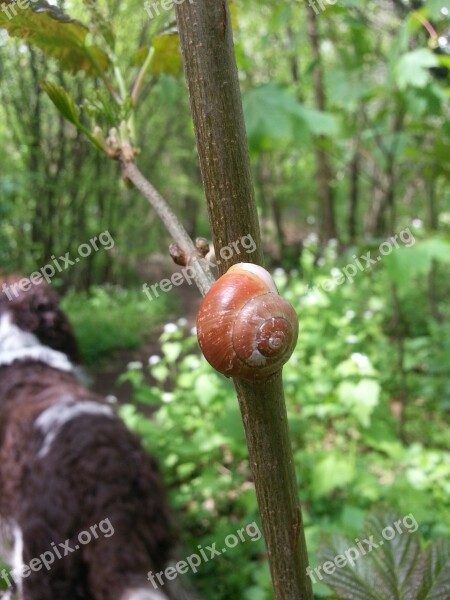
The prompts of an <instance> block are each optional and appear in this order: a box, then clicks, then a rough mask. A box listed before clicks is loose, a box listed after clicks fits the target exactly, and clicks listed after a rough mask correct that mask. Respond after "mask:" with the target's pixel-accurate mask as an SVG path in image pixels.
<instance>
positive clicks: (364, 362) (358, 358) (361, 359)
mask: <svg viewBox="0 0 450 600" xmlns="http://www.w3.org/2000/svg"><path fill="white" fill-rule="evenodd" d="M352 361H353V362H354V363H356V364H357V365H358V367H359V368H360V369H367V367H370V360H369V358H368V357H367V356H366V355H365V354H361V353H360V352H354V353H353V354H352Z"/></svg>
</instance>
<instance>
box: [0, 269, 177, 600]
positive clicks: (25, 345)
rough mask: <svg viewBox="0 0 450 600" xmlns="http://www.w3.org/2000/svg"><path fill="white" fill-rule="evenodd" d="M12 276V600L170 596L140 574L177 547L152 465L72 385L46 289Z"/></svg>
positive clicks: (3, 302) (8, 491)
mask: <svg viewBox="0 0 450 600" xmlns="http://www.w3.org/2000/svg"><path fill="white" fill-rule="evenodd" d="M19 281H20V277H17V276H9V277H0V555H1V556H2V558H3V559H4V560H5V561H6V562H8V563H9V564H11V565H12V566H13V570H12V572H11V573H8V572H7V571H6V570H3V572H2V573H1V575H0V577H1V578H2V579H3V580H4V581H6V583H7V584H8V585H9V586H11V588H10V590H13V588H14V585H15V587H16V589H17V592H18V596H19V598H20V600H165V599H167V598H172V597H173V596H172V595H171V594H170V592H169V591H168V590H167V589H162V590H156V589H155V586H154V585H150V584H149V582H148V581H147V572H149V571H160V570H162V569H164V568H165V567H166V565H167V562H168V560H169V558H170V555H171V552H172V549H173V545H174V538H173V535H172V530H171V526H170V522H169V512H168V508H167V504H166V499H165V494H164V489H163V485H162V482H161V479H160V475H159V471H158V468H157V465H156V462H155V460H154V459H152V458H151V457H149V456H148V455H147V454H146V453H145V452H144V450H143V449H142V447H141V445H140V442H139V440H138V439H137V438H136V437H135V436H134V435H132V434H131V433H130V432H129V431H128V430H127V429H126V428H125V426H124V425H123V423H122V422H121V421H120V420H119V419H118V418H117V417H116V416H115V415H114V413H113V411H112V409H111V407H110V406H109V405H108V404H107V403H105V402H103V401H102V399H100V398H98V397H96V396H95V395H94V394H92V393H91V392H89V391H88V390H87V389H85V388H84V387H83V385H82V384H81V383H80V382H79V381H78V379H77V376H76V369H75V364H76V363H78V362H79V353H78V346H77V342H76V340H75V337H74V335H73V332H72V329H71V327H70V324H69V322H68V320H67V318H66V317H65V315H64V314H63V312H62V311H61V309H60V308H59V304H58V298H57V296H56V294H55V293H54V291H53V290H52V289H51V288H50V287H49V286H48V285H47V284H46V283H44V282H41V283H40V284H39V285H34V284H32V285H31V287H29V286H27V288H28V289H27V291H26V292H24V291H22V290H21V289H20V286H19V284H18V282H19ZM22 287H25V286H22ZM10 593H12V592H10Z"/></svg>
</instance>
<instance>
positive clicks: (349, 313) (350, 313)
mask: <svg viewBox="0 0 450 600" xmlns="http://www.w3.org/2000/svg"><path fill="white" fill-rule="evenodd" d="M355 316H356V313H355V311H354V310H348V311H347V312H346V313H345V317H346V318H347V319H350V320H351V319H354V318H355Z"/></svg>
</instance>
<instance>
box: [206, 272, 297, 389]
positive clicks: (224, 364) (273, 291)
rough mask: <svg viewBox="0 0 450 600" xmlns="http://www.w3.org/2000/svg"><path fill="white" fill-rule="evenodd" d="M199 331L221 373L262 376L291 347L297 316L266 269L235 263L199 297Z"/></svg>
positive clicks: (285, 356)
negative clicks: (200, 300)
mask: <svg viewBox="0 0 450 600" xmlns="http://www.w3.org/2000/svg"><path fill="white" fill-rule="evenodd" d="M197 336H198V341H199V344H200V348H201V350H202V352H203V355H204V357H205V358H206V360H207V361H208V362H209V363H210V365H211V366H213V367H214V368H215V369H216V370H217V371H219V373H223V374H224V375H227V376H228V377H243V378H245V379H264V378H267V377H268V376H269V375H272V374H274V373H275V372H276V371H279V370H280V369H281V367H282V366H283V365H284V364H285V363H286V362H287V361H288V359H289V357H290V356H291V354H292V352H293V351H294V348H295V344H296V342H297V336H298V319H297V314H296V312H295V310H294V309H293V307H292V306H291V305H290V304H289V302H287V301H286V300H284V298H282V297H281V296H280V295H279V293H278V290H277V288H276V286H275V283H274V281H273V279H272V277H271V276H270V274H269V273H268V272H267V271H266V270H265V269H263V268H262V267H260V266H258V265H254V264H251V263H239V264H236V265H234V266H232V267H231V268H230V269H228V271H227V272H226V273H225V274H224V275H222V277H220V278H219V279H218V280H217V281H216V282H215V283H214V285H213V286H212V287H211V289H210V290H209V291H208V293H207V294H206V296H205V297H204V298H203V300H202V303H201V305H200V309H199V312H198V316H197Z"/></svg>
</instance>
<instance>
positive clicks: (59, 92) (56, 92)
mask: <svg viewBox="0 0 450 600" xmlns="http://www.w3.org/2000/svg"><path fill="white" fill-rule="evenodd" d="M42 89H43V90H44V92H45V93H46V94H47V96H48V97H49V98H50V100H51V101H52V102H53V104H54V105H55V106H56V108H57V109H58V110H59V112H60V113H61V114H62V115H63V116H64V117H65V118H66V119H67V120H68V121H69V122H70V123H72V124H73V125H75V126H76V127H78V126H79V125H80V120H79V116H80V110H79V108H78V106H77V105H76V104H75V102H74V100H73V98H72V97H71V96H70V95H69V94H68V93H67V92H66V90H65V89H64V88H63V87H61V86H59V85H57V84H56V83H52V82H51V81H44V82H43V83H42Z"/></svg>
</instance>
